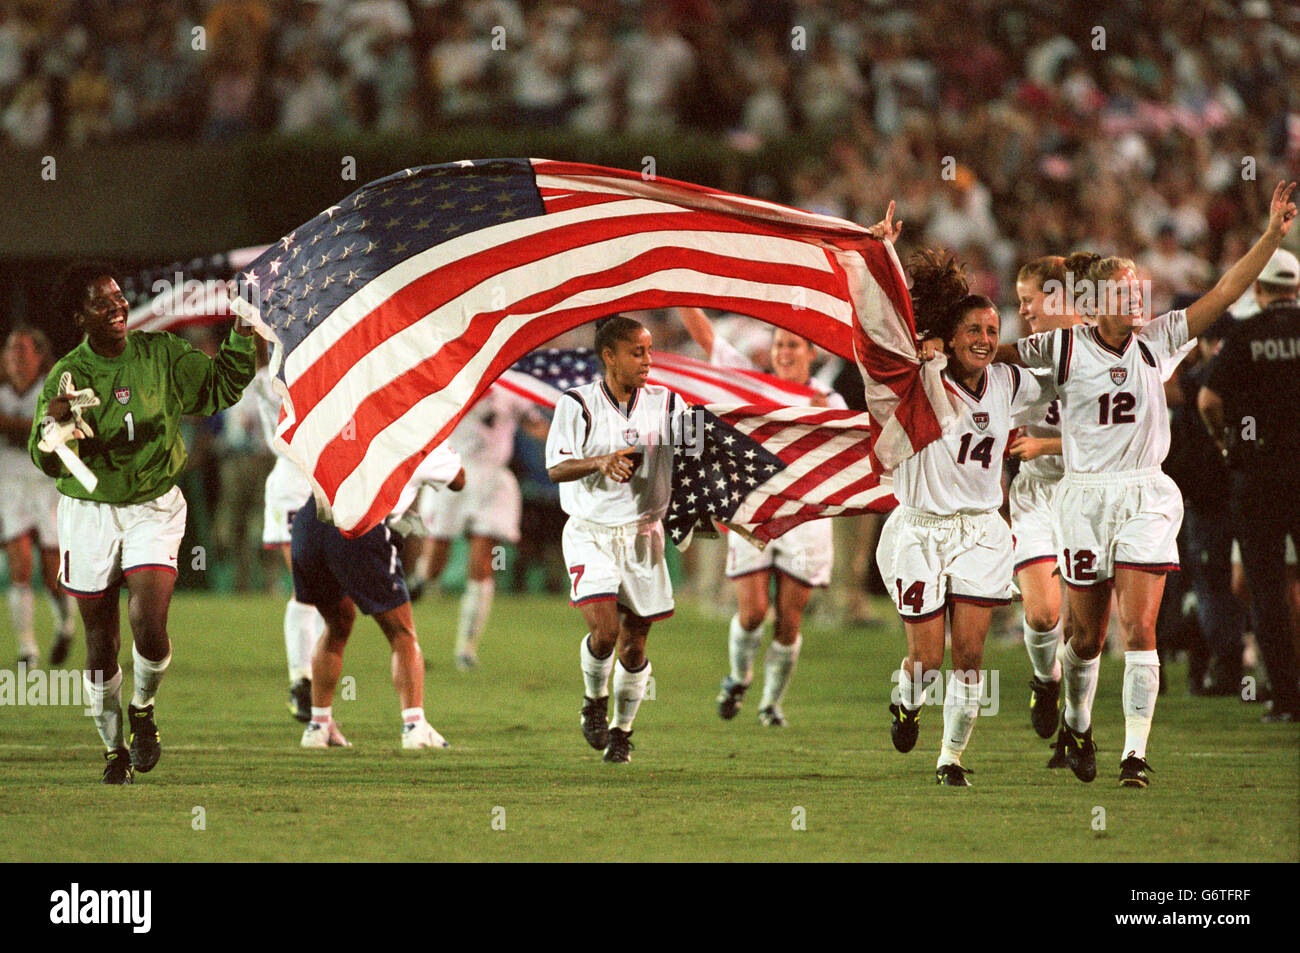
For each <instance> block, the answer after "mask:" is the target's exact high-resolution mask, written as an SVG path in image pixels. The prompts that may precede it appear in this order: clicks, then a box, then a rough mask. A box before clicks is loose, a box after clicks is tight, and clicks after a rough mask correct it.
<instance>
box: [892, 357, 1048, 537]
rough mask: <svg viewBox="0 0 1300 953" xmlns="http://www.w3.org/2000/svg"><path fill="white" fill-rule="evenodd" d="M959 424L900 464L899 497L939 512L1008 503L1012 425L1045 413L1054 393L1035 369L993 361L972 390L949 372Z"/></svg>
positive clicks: (897, 471)
mask: <svg viewBox="0 0 1300 953" xmlns="http://www.w3.org/2000/svg"><path fill="white" fill-rule="evenodd" d="M942 376H943V384H944V387H945V388H946V389H947V391H948V394H949V396H950V399H951V400H952V402H953V405H954V407H956V409H957V420H956V423H955V425H954V426H953V427H952V428H951V429H950V430H948V431H947V432H946V433H945V434H944V435H943V436H942V437H940V438H939V439H938V440H936V441H934V443H931V444H929V445H927V446H926V447H924V448H922V449H921V450H920V451H919V452H918V453H916V454H913V455H912V456H911V457H908V458H907V459H906V460H904V461H903V462H902V463H900V464H899V465H898V466H897V467H896V468H895V469H894V497H895V498H896V499H897V500H898V502H899V503H901V504H902V505H904V506H910V507H912V508H913V509H917V510H923V511H925V512H927V513H933V514H935V515H937V516H948V515H952V514H956V513H985V512H988V511H989V510H996V509H997V508H998V507H999V506H1001V505H1002V456H1003V453H1004V452H1005V451H1006V447H1007V438H1008V437H1009V436H1010V434H1011V430H1012V428H1014V427H1016V426H1018V425H1019V424H1020V423H1022V422H1024V420H1025V419H1027V418H1034V417H1041V416H1042V414H1043V411H1044V410H1045V408H1046V402H1047V400H1048V399H1049V397H1050V395H1049V394H1046V393H1045V392H1044V389H1043V385H1042V383H1041V382H1040V380H1039V379H1038V378H1037V377H1035V376H1034V375H1033V374H1030V373H1028V372H1026V371H1022V370H1021V369H1020V368H1018V367H1015V366H1013V365H1011V364H991V365H989V367H988V368H987V369H986V370H985V371H984V376H983V378H982V379H981V381H980V384H979V386H978V387H977V388H976V389H975V390H973V391H971V390H967V389H966V388H965V387H964V386H963V385H962V384H961V383H959V382H958V381H957V380H955V379H954V378H953V377H951V376H949V374H948V372H947V371H946V370H945V371H944V372H943V375H942Z"/></svg>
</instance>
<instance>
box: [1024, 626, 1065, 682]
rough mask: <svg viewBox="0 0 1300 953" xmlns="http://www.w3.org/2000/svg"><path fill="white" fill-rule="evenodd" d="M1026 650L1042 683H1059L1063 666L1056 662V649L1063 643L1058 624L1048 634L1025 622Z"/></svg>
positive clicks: (1030, 662) (1035, 673)
mask: <svg viewBox="0 0 1300 953" xmlns="http://www.w3.org/2000/svg"><path fill="white" fill-rule="evenodd" d="M1024 629H1025V649H1026V650H1027V651H1028V652H1029V664H1031V665H1032V666H1033V667H1034V675H1035V676H1037V677H1038V680H1039V681H1040V682H1059V681H1060V680H1061V665H1060V663H1059V662H1058V661H1057V660H1056V647H1057V646H1058V645H1059V644H1060V642H1061V626H1060V623H1059V622H1058V623H1057V624H1056V625H1055V626H1053V627H1052V628H1051V629H1049V630H1048V631H1046V632H1039V631H1038V630H1037V629H1035V628H1033V627H1031V626H1030V624H1029V620H1028V619H1026V620H1025V621H1024Z"/></svg>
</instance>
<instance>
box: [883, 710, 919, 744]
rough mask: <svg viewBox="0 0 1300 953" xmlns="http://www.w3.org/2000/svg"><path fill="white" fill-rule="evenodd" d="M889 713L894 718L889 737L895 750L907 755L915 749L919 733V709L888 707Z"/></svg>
mask: <svg viewBox="0 0 1300 953" xmlns="http://www.w3.org/2000/svg"><path fill="white" fill-rule="evenodd" d="M889 712H890V714H892V715H893V716H894V720H893V722H892V723H891V724H890V726H889V737H890V739H891V740H892V741H893V742H894V747H895V748H896V749H898V750H899V751H901V752H902V753H903V754H907V753H908V752H909V751H911V750H912V749H913V748H915V747H916V738H917V735H919V734H920V733H921V720H920V719H921V709H919V708H908V707H907V706H906V705H890V706H889Z"/></svg>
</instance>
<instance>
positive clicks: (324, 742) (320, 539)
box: [292, 447, 465, 748]
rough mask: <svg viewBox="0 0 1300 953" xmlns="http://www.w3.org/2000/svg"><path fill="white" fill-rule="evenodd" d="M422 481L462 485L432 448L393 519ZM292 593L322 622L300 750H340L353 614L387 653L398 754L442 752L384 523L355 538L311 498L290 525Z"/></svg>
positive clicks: (453, 466) (459, 474) (455, 469)
mask: <svg viewBox="0 0 1300 953" xmlns="http://www.w3.org/2000/svg"><path fill="white" fill-rule="evenodd" d="M426 482H442V483H447V484H448V485H449V486H450V487H451V488H452V489H453V490H459V489H460V488H461V487H463V486H464V485H465V471H464V470H463V469H461V465H460V457H459V456H458V455H457V454H455V453H454V452H452V451H450V450H447V449H446V448H445V447H438V448H436V449H435V450H434V451H433V452H432V453H430V454H429V455H428V456H427V457H425V458H424V460H422V461H421V462H420V465H419V466H418V467H417V468H416V470H415V473H414V474H413V475H412V476H411V479H410V481H408V483H407V486H406V488H405V489H404V490H403V492H402V496H401V497H400V498H399V499H398V502H397V507H396V508H395V509H394V510H393V513H394V515H397V514H402V513H405V512H406V510H407V509H408V508H409V507H410V505H411V503H412V502H413V501H414V500H415V494H416V492H417V488H418V487H419V486H420V485H421V484H423V483H426ZM292 536H293V541H292V553H293V590H294V593H295V594H296V597H297V598H298V600H299V601H300V602H302V603H303V604H304V605H309V606H315V607H316V609H317V610H319V612H320V614H321V615H322V616H323V617H324V619H325V634H324V635H323V636H322V637H321V638H320V639H319V640H318V641H317V643H316V648H315V651H314V652H313V654H312V660H311V720H310V721H309V722H308V723H307V727H306V728H304V729H303V733H302V742H301V743H302V746H303V747H304V748H335V747H342V748H348V747H351V745H350V744H349V743H348V740H347V739H346V738H344V737H343V733H342V732H341V731H339V726H338V724H337V723H336V722H335V721H334V707H333V706H334V690H335V688H337V687H338V683H339V676H340V674H342V671H343V651H344V649H346V648H347V644H348V638H349V636H351V635H352V624H353V622H355V621H356V617H357V610H358V609H360V610H361V611H362V612H363V613H364V614H365V615H368V616H372V617H373V618H374V620H375V622H376V623H377V624H378V625H379V629H380V631H381V632H383V633H384V637H385V638H387V639H388V644H389V647H390V649H391V650H392V655H393V664H392V673H393V687H394V688H395V689H396V690H397V697H398V701H399V702H400V705H401V710H402V735H401V739H402V747H403V748H446V747H448V744H447V740H446V739H445V738H443V736H442V735H440V734H439V733H438V732H437V731H435V730H434V728H433V726H432V725H430V724H429V722H428V721H427V720H426V718H425V716H424V655H423V653H421V651H420V642H419V639H418V637H417V636H416V633H415V620H414V619H413V618H412V616H411V597H410V593H409V592H408V591H407V588H406V579H405V578H404V577H403V575H402V562H401V557H400V552H399V548H398V547H399V543H398V541H397V539H396V537H395V536H394V534H393V531H392V530H391V529H389V527H388V524H387V523H380V524H379V525H378V526H375V527H373V528H371V529H370V530H369V531H368V532H366V533H364V534H363V535H361V536H358V537H356V538H355V539H349V538H348V537H346V536H344V535H343V533H342V532H341V531H340V530H339V529H338V528H337V527H336V526H333V525H331V524H329V523H326V522H324V521H322V520H321V519H320V518H319V517H318V516H317V513H316V500H315V497H313V498H311V499H309V500H308V501H307V503H306V504H305V505H304V506H302V507H301V508H300V509H299V510H298V512H297V515H296V516H295V517H294V520H293V529H292Z"/></svg>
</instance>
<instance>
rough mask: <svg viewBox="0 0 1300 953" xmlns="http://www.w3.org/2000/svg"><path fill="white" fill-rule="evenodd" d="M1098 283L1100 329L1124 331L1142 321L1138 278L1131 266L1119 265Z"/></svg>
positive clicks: (1143, 318)
mask: <svg viewBox="0 0 1300 953" xmlns="http://www.w3.org/2000/svg"><path fill="white" fill-rule="evenodd" d="M1098 284H1099V285H1100V287H1099V288H1098V289H1097V323H1098V324H1099V325H1101V326H1102V330H1103V331H1104V332H1107V333H1116V334H1121V335H1122V334H1127V333H1128V332H1129V331H1131V330H1132V329H1133V328H1135V327H1141V326H1142V325H1143V324H1144V323H1145V315H1144V314H1143V310H1142V309H1143V298H1142V282H1141V281H1139V280H1138V276H1137V274H1136V273H1135V272H1134V271H1133V269H1132V268H1121V269H1120V270H1119V271H1117V272H1116V273H1115V274H1114V275H1113V276H1112V277H1111V278H1110V279H1109V280H1108V281H1104V282H1098Z"/></svg>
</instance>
